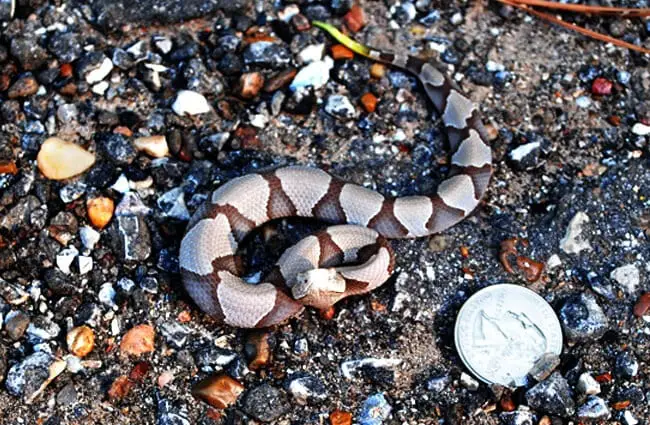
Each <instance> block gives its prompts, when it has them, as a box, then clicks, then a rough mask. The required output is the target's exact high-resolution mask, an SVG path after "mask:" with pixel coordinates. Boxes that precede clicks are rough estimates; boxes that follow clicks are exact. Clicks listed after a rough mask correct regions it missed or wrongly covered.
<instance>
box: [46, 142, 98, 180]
mask: <svg viewBox="0 0 650 425" xmlns="http://www.w3.org/2000/svg"><path fill="white" fill-rule="evenodd" d="M36 162H37V165H38V169H39V170H40V171H41V173H43V175H44V176H45V177H47V178H48V179H52V180H65V179H69V178H71V177H74V176H76V175H79V174H81V173H83V172H84V171H86V170H87V169H89V168H90V167H91V166H92V165H93V164H94V163H95V155H93V154H92V153H90V152H88V151H87V150H85V149H83V148H82V147H80V146H78V145H76V144H74V143H71V142H66V141H64V140H61V139H59V138H58V137H50V138H49V139H47V140H45V142H43V144H42V145H41V148H40V150H39V152H38V156H37V157H36Z"/></svg>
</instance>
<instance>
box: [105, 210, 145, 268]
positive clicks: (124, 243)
mask: <svg viewBox="0 0 650 425" xmlns="http://www.w3.org/2000/svg"><path fill="white" fill-rule="evenodd" d="M110 233H111V240H112V241H113V245H114V247H115V249H117V250H118V252H119V253H120V255H121V257H122V258H123V259H124V260H125V261H144V260H146V259H147V258H149V255H151V236H150V233H149V227H148V226H147V223H146V222H145V220H144V218H143V217H135V216H123V215H121V216H116V217H115V219H114V220H113V223H112V225H111V227H110Z"/></svg>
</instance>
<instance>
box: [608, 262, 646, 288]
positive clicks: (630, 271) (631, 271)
mask: <svg viewBox="0 0 650 425" xmlns="http://www.w3.org/2000/svg"><path fill="white" fill-rule="evenodd" d="M609 277H610V278H612V279H613V280H614V281H616V283H617V284H618V286H619V287H620V288H621V289H623V291H625V293H626V294H628V295H634V294H636V292H637V290H638V289H639V283H641V277H640V276H639V269H638V268H637V267H636V266H635V265H634V264H626V265H624V266H621V267H617V268H615V269H614V270H612V272H611V273H610V275H609Z"/></svg>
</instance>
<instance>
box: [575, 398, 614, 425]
mask: <svg viewBox="0 0 650 425" xmlns="http://www.w3.org/2000/svg"><path fill="white" fill-rule="evenodd" d="M577 416H578V419H581V420H583V421H601V420H605V419H609V418H610V417H611V416H612V414H611V412H610V411H609V407H607V403H605V400H603V399H602V398H600V397H596V396H595V395H590V396H589V397H587V401H585V403H584V404H583V405H582V406H580V407H579V408H578V411H577Z"/></svg>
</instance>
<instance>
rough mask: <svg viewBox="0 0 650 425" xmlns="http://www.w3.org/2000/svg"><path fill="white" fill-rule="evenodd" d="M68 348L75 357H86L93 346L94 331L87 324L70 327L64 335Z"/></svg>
mask: <svg viewBox="0 0 650 425" xmlns="http://www.w3.org/2000/svg"><path fill="white" fill-rule="evenodd" d="M65 340H66V343H67V344H68V350H69V351H70V352H71V353H72V354H74V355H75V356H77V357H80V358H83V357H86V356H87V355H88V354H90V352H91V351H92V350H93V348H94V347H95V333H94V332H93V330H92V329H91V328H89V327H88V326H78V327H76V328H72V329H71V330H70V331H69V332H68V334H67V335H66V337H65Z"/></svg>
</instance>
